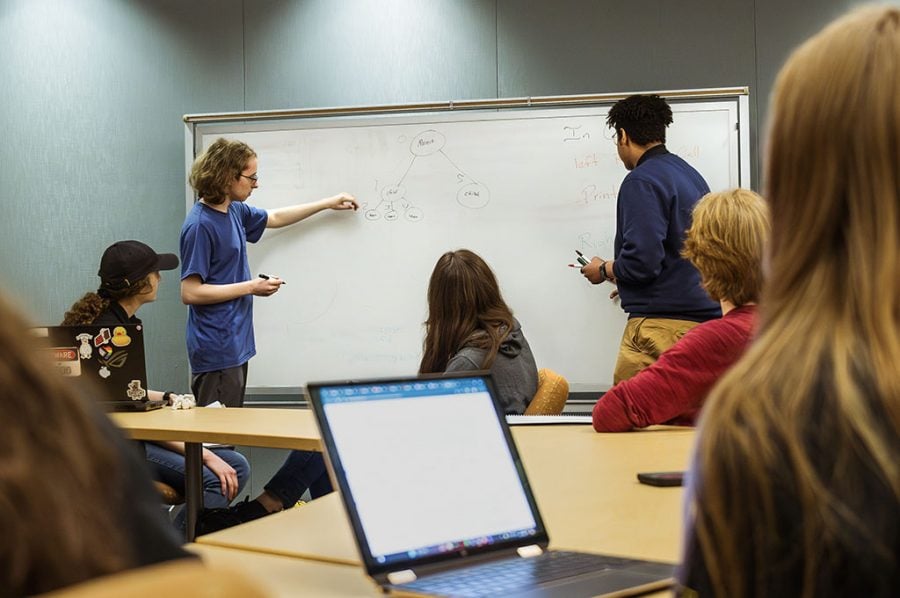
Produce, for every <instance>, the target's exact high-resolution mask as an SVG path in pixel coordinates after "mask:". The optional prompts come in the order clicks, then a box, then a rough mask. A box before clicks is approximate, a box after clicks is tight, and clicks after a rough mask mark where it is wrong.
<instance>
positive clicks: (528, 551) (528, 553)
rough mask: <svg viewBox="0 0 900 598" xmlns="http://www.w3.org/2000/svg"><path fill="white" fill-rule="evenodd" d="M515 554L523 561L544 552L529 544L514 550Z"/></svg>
mask: <svg viewBox="0 0 900 598" xmlns="http://www.w3.org/2000/svg"><path fill="white" fill-rule="evenodd" d="M516 552H518V553H519V556H520V557H522V558H523V559H530V558H531V557H535V556H540V555H542V554H543V553H544V550H543V549H542V548H541V547H540V546H538V545H537V544H529V545H528V546H519V547H518V548H516Z"/></svg>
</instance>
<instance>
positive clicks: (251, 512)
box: [197, 497, 269, 536]
mask: <svg viewBox="0 0 900 598" xmlns="http://www.w3.org/2000/svg"><path fill="white" fill-rule="evenodd" d="M268 514H269V512H268V511H267V510H266V508H265V507H264V506H262V505H261V504H260V503H259V501H256V500H250V497H247V498H245V499H244V500H243V501H241V502H239V503H238V504H236V505H234V506H232V507H227V508H221V509H203V510H202V511H200V514H199V515H198V516H197V535H198V536H202V535H203V534H211V533H213V532H217V531H219V530H223V529H226V528H229V527H234V526H235V525H240V524H241V523H246V522H248V521H253V520H254V519H259V518H260V517H265V516H266V515H268Z"/></svg>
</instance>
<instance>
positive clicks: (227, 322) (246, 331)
mask: <svg viewBox="0 0 900 598" xmlns="http://www.w3.org/2000/svg"><path fill="white" fill-rule="evenodd" d="M267 220H268V214H267V213H266V211H265V210H262V209H260V208H256V207H253V206H248V205H247V204H245V203H243V202H232V203H231V204H230V205H229V206H228V212H227V213H223V212H219V211H218V210H215V209H213V208H211V207H209V206H207V205H205V204H203V203H201V202H199V201H198V202H197V203H196V204H194V207H193V208H192V209H191V211H190V213H188V215H187V218H185V220H184V225H183V226H182V227H181V240H180V248H181V280H184V279H185V278H187V277H189V276H194V275H197V276H199V277H200V280H201V282H203V283H205V284H231V283H235V282H244V281H245V280H250V263H249V261H248V260H247V243H248V242H250V243H255V242H256V241H258V240H259V238H260V237H261V236H262V234H263V232H264V231H265V229H266V222H267ZM187 350H188V359H189V360H190V363H191V372H192V373H194V374H199V373H202V372H212V371H216V370H223V369H226V368H232V367H237V366H240V365H243V364H245V363H247V361H249V360H250V358H251V357H253V356H254V355H256V342H255V340H254V338H253V296H252V295H245V296H243V297H238V298H237V299H232V300H231V301H225V302H223V303H213V304H210V305H189V306H188V321H187Z"/></svg>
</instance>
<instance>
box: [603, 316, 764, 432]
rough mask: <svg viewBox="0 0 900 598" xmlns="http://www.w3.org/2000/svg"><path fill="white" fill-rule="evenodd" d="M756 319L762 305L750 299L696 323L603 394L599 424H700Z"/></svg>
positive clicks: (618, 428) (612, 427) (617, 427)
mask: <svg viewBox="0 0 900 598" xmlns="http://www.w3.org/2000/svg"><path fill="white" fill-rule="evenodd" d="M755 323H756V306H755V305H744V306H741V307H736V308H734V309H733V310H731V311H730V312H728V313H727V314H725V315H724V316H723V317H721V318H718V319H715V320H709V321H707V322H704V323H702V324H700V325H699V326H697V327H696V328H693V329H692V330H690V331H689V332H688V333H687V334H685V335H684V337H682V339H681V340H679V341H678V342H677V343H675V344H674V345H672V347H671V348H670V349H669V350H668V351H666V352H665V353H663V354H662V355H660V357H659V360H657V361H656V363H654V364H653V365H651V366H649V367H648V368H646V369H644V370H642V371H641V372H640V373H639V374H638V375H636V376H634V377H633V378H631V379H629V380H624V381H622V382H620V383H619V384H616V385H615V386H614V387H612V388H611V389H609V390H608V391H607V392H606V393H605V394H604V395H603V396H602V397H600V400H599V401H597V404H596V405H594V429H595V430H596V431H598V432H627V431H628V430H631V429H632V428H644V427H646V426H650V425H653V424H673V425H687V426H692V425H694V422H695V421H696V419H697V416H698V415H699V413H700V407H702V406H703V401H704V400H705V399H706V395H707V394H708V393H709V391H710V390H711V389H712V387H713V385H714V384H715V383H716V381H718V379H719V377H720V376H721V375H722V374H724V373H725V371H726V370H727V369H728V368H729V367H731V365H732V364H733V363H734V362H735V361H737V360H738V358H739V357H740V356H741V354H743V352H744V350H745V349H746V348H747V345H748V344H749V342H750V337H751V334H752V332H753V327H754V325H755Z"/></svg>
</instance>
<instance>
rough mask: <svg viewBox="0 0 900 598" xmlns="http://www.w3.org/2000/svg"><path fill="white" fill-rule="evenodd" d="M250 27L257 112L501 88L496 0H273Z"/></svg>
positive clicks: (490, 92)
mask: <svg viewBox="0 0 900 598" xmlns="http://www.w3.org/2000/svg"><path fill="white" fill-rule="evenodd" d="M247 6H248V8H249V7H250V6H251V4H249V3H248V5H247ZM246 23H247V40H246V69H247V107H248V109H250V110H254V109H272V108H296V107H312V106H347V105H359V104H388V103H406V102H422V101H430V100H451V99H461V98H484V97H496V94H497V83H496V73H497V66H496V59H495V56H496V26H495V7H494V2H493V1H490V0H467V1H464V2H461V1H458V0H431V1H428V2H421V1H419V0H391V1H384V0H355V1H352V2H334V1H329V0H306V1H301V2H290V1H287V0H265V1H259V2H253V3H252V9H248V12H247V19H246Z"/></svg>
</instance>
